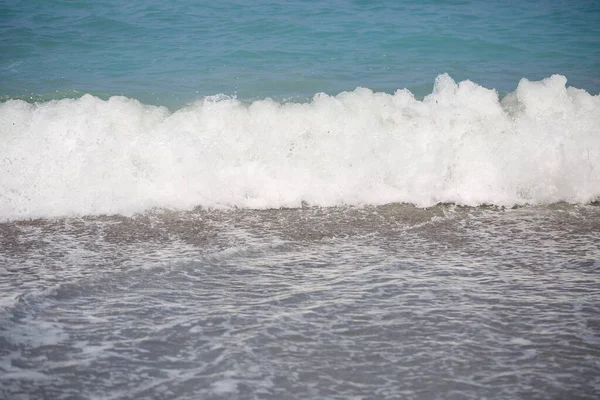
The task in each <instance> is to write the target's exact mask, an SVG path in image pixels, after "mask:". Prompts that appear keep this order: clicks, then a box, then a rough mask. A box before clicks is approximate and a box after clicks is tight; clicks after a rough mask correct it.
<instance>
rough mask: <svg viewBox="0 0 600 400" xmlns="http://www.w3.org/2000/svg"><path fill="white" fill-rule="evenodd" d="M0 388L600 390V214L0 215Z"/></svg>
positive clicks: (143, 394)
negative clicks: (23, 218) (8, 219)
mask: <svg viewBox="0 0 600 400" xmlns="http://www.w3.org/2000/svg"><path fill="white" fill-rule="evenodd" d="M0 229H1V232H2V236H1V237H2V243H1V245H2V252H1V253H0V257H1V258H0V260H1V261H2V265H3V266H2V267H1V268H2V271H1V272H2V273H1V275H0V276H1V278H0V289H1V291H2V308H1V309H0V312H1V314H0V316H1V320H0V327H1V329H2V330H1V333H2V336H1V337H2V338H1V339H0V340H1V342H0V343H1V346H0V349H1V350H0V360H1V362H2V363H1V364H0V368H1V369H2V371H3V373H2V375H1V376H0V382H1V387H2V392H0V395H1V394H2V393H3V395H4V397H6V398H11V399H12V398H29V397H28V396H31V397H33V398H53V399H61V398H65V399H67V398H123V399H129V398H191V399H197V398H203V399H219V398H223V399H229V398H238V399H253V398H264V399H280V398H307V399H308V398H310V399H313V398H337V399H346V398H390V399H391V398H406V399H413V398H414V399H434V398H444V399H446V398H456V399H459V398H460V399H464V398H472V399H481V398H494V399H500V398H502V399H517V398H522V399H530V398H570V399H579V398H581V399H584V398H588V399H593V398H595V397H596V396H597V394H598V392H599V391H600V379H599V376H600V374H599V373H598V372H599V371H600V350H599V349H600V324H599V322H598V321H600V318H599V317H600V279H599V277H598V276H599V275H598V273H599V271H600V261H599V260H600V250H599V249H600V209H599V208H598V207H596V206H567V205H556V206H552V207H530V208H520V209H506V210H503V209H496V208H459V207H455V206H438V207H434V208H431V209H418V208H415V207H413V206H403V205H389V206H380V207H366V208H333V209H322V208H303V209H290V210H269V211H245V210H238V211H233V210H231V211H212V212H209V211H201V210H198V211H194V212H187V213H172V212H160V211H157V212H155V213H148V214H144V215H137V216H134V217H132V218H124V217H89V218H81V219H63V220H56V221H50V220H35V221H29V222H13V223H5V224H2V225H1V226H0Z"/></svg>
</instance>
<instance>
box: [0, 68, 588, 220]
mask: <svg viewBox="0 0 600 400" xmlns="http://www.w3.org/2000/svg"><path fill="white" fill-rule="evenodd" d="M0 165H1V175H0V219H2V220H11V219H22V218H32V217H56V216H68V215H83V214H104V213H122V214H131V213H134V212H140V211H143V210H146V209H149V208H152V207H167V208H174V209H188V208H191V207H194V206H197V205H202V206H206V207H221V206H238V207H252V208H270V207H298V206H300V205H301V204H302V202H305V203H308V204H312V205H322V206H332V205H340V204H383V203H389V202H407V203H413V204H416V205H418V206H431V205H434V204H436V203H439V202H454V203H458V204H465V205H480V204H484V203H485V204H496V205H507V206H510V205H514V204H544V203H553V202H558V201H566V202H571V203H587V202H590V201H594V200H595V199H597V198H598V197H599V196H600V96H598V95H596V96H592V95H590V94H588V93H587V92H585V91H583V90H580V89H575V88H571V87H566V78H565V77H563V76H560V75H554V76H552V77H550V78H547V79H545V80H543V81H540V82H530V81H528V80H526V79H522V80H521V82H520V83H519V85H518V87H517V89H516V90H515V91H514V92H512V93H510V94H508V95H506V96H505V97H504V98H503V99H501V100H500V99H499V96H498V94H497V93H496V91H494V90H490V89H486V88H484V87H481V86H478V85H476V84H475V83H473V82H470V81H463V82H460V83H458V84H457V83H455V82H454V81H453V80H452V79H451V78H450V77H449V76H448V75H440V76H439V77H438V78H437V79H436V82H435V86H434V89H433V92H432V93H431V94H430V95H429V96H427V97H426V98H425V99H424V100H423V101H419V100H416V99H415V98H414V96H413V95H412V94H411V93H410V92H409V91H407V90H399V91H397V92H396V93H395V94H393V95H390V94H385V93H374V92H372V91H371V90H369V89H365V88H357V89H356V90H354V91H352V92H344V93H340V94H339V95H337V96H328V95H325V94H317V95H315V96H314V98H313V100H312V101H311V102H309V103H305V104H297V103H278V102H276V101H273V100H270V99H266V100H261V101H255V102H253V103H251V104H245V103H242V102H240V101H238V100H236V99H232V98H228V97H225V96H218V97H210V98H206V99H204V100H202V101H200V102H197V103H195V104H192V105H190V106H188V107H186V108H183V109H181V110H178V111H175V112H170V111H169V110H167V109H166V108H161V107H154V106H147V105H143V104H141V103H139V102H138V101H136V100H133V99H128V98H125V97H112V98H110V99H109V100H107V101H104V100H101V99H99V98H96V97H93V96H91V95H85V96H83V97H82V98H80V99H64V100H58V101H50V102H46V103H39V104H28V103H26V102H23V101H15V100H11V101H7V102H4V103H2V104H0Z"/></svg>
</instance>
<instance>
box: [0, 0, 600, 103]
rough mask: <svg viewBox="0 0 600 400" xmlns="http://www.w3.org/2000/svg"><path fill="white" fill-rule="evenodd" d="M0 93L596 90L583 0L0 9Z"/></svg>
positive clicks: (595, 30)
mask: <svg viewBox="0 0 600 400" xmlns="http://www.w3.org/2000/svg"><path fill="white" fill-rule="evenodd" d="M0 7H1V8H0V24H1V25H0V29H1V31H0V32H1V34H0V40H1V42H0V43H1V44H0V54H1V56H0V95H1V96H3V98H4V99H6V98H25V99H28V98H32V99H35V100H38V99H46V98H61V97H71V96H80V95H82V94H84V93H92V94H97V95H101V96H104V97H105V96H109V95H115V94H123V95H125V96H128V97H134V98H137V99H140V100H142V101H143V102H146V103H152V104H162V105H168V106H171V107H179V106H181V105H183V104H185V103H186V102H189V101H193V100H197V99H199V98H202V97H203V96H206V95H215V94H219V93H224V94H227V95H237V96H238V97H239V98H242V99H259V98H264V97H268V96H272V97H275V98H278V99H288V98H291V99H306V98H310V97H312V95H314V94H315V93H317V92H325V93H328V94H333V95H335V94H337V93H339V92H341V91H345V90H353V89H354V88H356V87H357V86H362V87H368V88H370V89H373V90H374V91H386V92H390V93H393V92H394V91H395V90H397V89H401V88H409V89H411V90H413V91H414V92H415V93H417V94H418V95H420V96H423V95H425V94H428V93H429V92H430V91H431V87H432V85H433V81H434V79H435V77H436V76H437V75H439V74H442V73H445V72H446V73H448V74H450V75H451V76H452V77H453V78H454V79H456V80H457V81H459V80H464V79H470V80H472V81H474V82H476V83H478V84H480V85H483V86H485V87H488V88H496V89H497V90H498V91H500V92H508V91H512V90H514V88H515V87H516V85H517V83H518V82H519V80H520V79H521V78H523V77H525V78H528V79H530V80H539V79H542V78H546V77H549V76H550V75H552V74H561V75H564V76H566V77H567V78H568V79H569V84H570V85H573V86H575V87H578V88H582V89H586V90H588V91H589V92H592V93H595V94H596V93H598V91H599V90H600V4H599V3H598V2H597V1H594V0H589V1H588V0H580V1H575V2H573V1H567V0H535V1H526V2H513V1H501V0H498V1H467V0H423V1H421V0H419V1H411V0H408V1H394V0H382V1H351V0H327V1H262V0H261V1H256V2H248V1H243V0H242V1H238V0H228V1H224V2H213V1H192V0H187V1H176V2H167V1H156V0H149V1H144V2H125V3H124V2H122V1H112V0H102V1H95V2H91V1H55V0H52V1H38V0H29V1H18V0H4V1H2V4H1V5H0Z"/></svg>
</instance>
